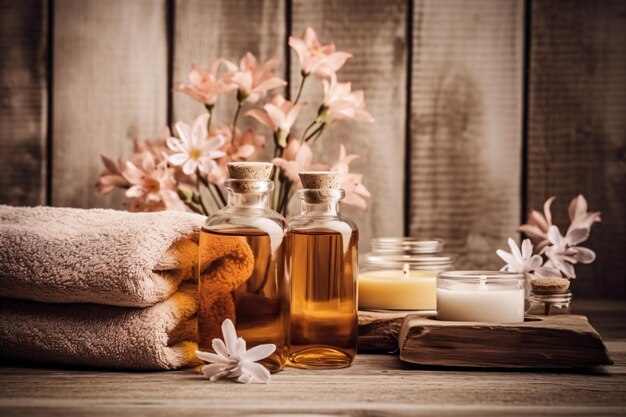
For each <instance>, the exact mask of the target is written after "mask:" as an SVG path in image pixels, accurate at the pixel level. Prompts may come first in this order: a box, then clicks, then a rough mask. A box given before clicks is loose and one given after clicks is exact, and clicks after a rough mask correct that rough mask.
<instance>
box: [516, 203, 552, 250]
mask: <svg viewBox="0 0 626 417" xmlns="http://www.w3.org/2000/svg"><path fill="white" fill-rule="evenodd" d="M555 198H556V197H555V196H552V197H550V198H548V199H547V200H546V202H545V203H543V214H541V213H539V212H538V211H537V210H531V212H530V213H529V214H528V220H527V223H526V224H523V225H521V226H520V227H518V228H517V230H518V231H520V232H523V233H525V234H526V235H527V236H529V237H531V238H534V239H537V240H539V243H538V244H537V247H536V250H537V251H539V250H541V249H542V248H544V247H545V246H547V245H549V244H550V241H549V240H548V229H549V228H550V226H552V212H551V211H550V206H552V202H553V201H554V199H555Z"/></svg>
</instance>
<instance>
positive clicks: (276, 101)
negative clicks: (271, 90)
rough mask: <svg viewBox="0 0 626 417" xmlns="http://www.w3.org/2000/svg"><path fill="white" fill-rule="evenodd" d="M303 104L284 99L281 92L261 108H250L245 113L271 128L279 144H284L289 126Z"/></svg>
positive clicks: (293, 121)
mask: <svg viewBox="0 0 626 417" xmlns="http://www.w3.org/2000/svg"><path fill="white" fill-rule="evenodd" d="M305 105H306V103H303V102H301V103H298V104H293V103H292V102H291V101H289V100H285V97H283V95H282V94H276V95H275V96H274V97H273V98H272V101H271V102H269V103H265V104H264V105H263V110H261V109H252V110H250V111H248V112H247V113H246V116H248V117H252V118H254V119H256V120H257V121H258V122H260V123H261V124H263V125H265V126H267V127H269V128H270V129H272V131H273V132H274V133H276V134H277V137H278V138H279V144H280V145H281V146H285V145H286V141H287V136H288V135H289V132H290V131H291V127H292V126H293V124H294V123H295V122H296V119H297V118H298V116H299V115H300V112H301V111H302V109H303V108H304V106H305Z"/></svg>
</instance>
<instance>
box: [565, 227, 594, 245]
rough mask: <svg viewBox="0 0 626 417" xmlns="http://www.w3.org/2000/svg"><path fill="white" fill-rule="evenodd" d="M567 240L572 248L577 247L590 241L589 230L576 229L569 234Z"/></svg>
mask: <svg viewBox="0 0 626 417" xmlns="http://www.w3.org/2000/svg"><path fill="white" fill-rule="evenodd" d="M565 238H566V240H567V243H568V244H569V245H570V246H576V245H578V244H579V243H582V242H584V241H585V240H587V239H589V229H574V230H572V231H570V232H569V233H567V235H566V236H565Z"/></svg>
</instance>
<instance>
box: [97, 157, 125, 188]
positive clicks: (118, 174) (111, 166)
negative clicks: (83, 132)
mask: <svg viewBox="0 0 626 417" xmlns="http://www.w3.org/2000/svg"><path fill="white" fill-rule="evenodd" d="M100 158H101V159H102V163H103V164H104V168H105V169H104V171H102V173H101V174H100V178H99V179H98V183H97V184H96V190H97V191H98V193H100V194H108V193H110V192H111V191H113V190H114V189H115V188H116V187H120V188H126V187H129V186H130V183H129V182H128V180H127V179H126V178H125V177H124V175H122V171H123V170H124V168H125V166H126V164H125V163H124V161H123V160H122V158H118V160H117V164H116V163H115V162H113V160H111V159H109V158H107V157H106V156H104V155H100Z"/></svg>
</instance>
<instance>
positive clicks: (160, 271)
mask: <svg viewBox="0 0 626 417" xmlns="http://www.w3.org/2000/svg"><path fill="white" fill-rule="evenodd" d="M203 219H204V217H202V216H199V215H196V214H191V213H183V212H174V211H167V212H158V213H128V212H124V211H115V210H103V209H93V210H83V209H72V208H57V207H34V208H32V207H10V206H4V205H0V297H8V298H18V299H25V300H33V301H44V302H49V303H96V304H107V305H117V306H129V307H144V306H150V305H153V304H155V303H158V302H160V301H163V300H165V299H166V298H168V297H169V296H170V295H172V294H173V293H174V292H175V291H176V289H177V288H178V286H179V285H180V283H181V281H183V280H185V279H188V278H193V277H194V276H195V272H194V269H195V267H196V264H197V259H198V247H197V241H198V230H199V228H200V226H201V225H202V222H203Z"/></svg>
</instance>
